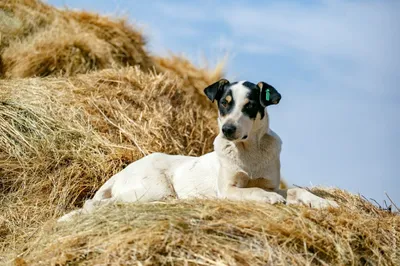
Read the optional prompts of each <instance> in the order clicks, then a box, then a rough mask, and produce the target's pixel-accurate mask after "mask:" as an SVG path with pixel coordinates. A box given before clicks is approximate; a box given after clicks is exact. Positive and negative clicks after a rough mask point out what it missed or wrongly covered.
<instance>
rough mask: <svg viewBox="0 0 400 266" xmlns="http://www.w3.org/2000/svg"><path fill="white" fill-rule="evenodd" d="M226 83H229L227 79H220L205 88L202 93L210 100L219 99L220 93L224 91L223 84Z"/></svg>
mask: <svg viewBox="0 0 400 266" xmlns="http://www.w3.org/2000/svg"><path fill="white" fill-rule="evenodd" d="M227 84H229V81H228V80H227V79H220V80H219V81H217V82H215V83H213V84H211V85H210V86H208V87H207V88H205V89H204V93H205V94H206V95H207V97H208V99H210V101H212V102H214V100H217V101H218V100H219V99H221V96H222V93H223V92H224V86H225V85H227Z"/></svg>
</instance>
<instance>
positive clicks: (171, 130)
mask: <svg viewBox="0 0 400 266" xmlns="http://www.w3.org/2000/svg"><path fill="white" fill-rule="evenodd" d="M0 30H1V32H0V33H1V36H0V37H1V44H0V56H1V57H0V59H1V60H0V63H1V64H0V66H1V70H0V73H1V75H2V79H0V264H3V263H2V262H4V263H12V262H15V263H16V264H19V265H25V264H26V263H28V265H35V264H42V265H49V264H61V265H65V264H68V265H71V264H76V263H83V264H87V265H93V264H96V263H105V264H107V263H110V264H117V263H118V262H121V263H125V264H129V263H133V262H134V261H136V260H138V261H141V262H142V263H143V264H160V263H166V264H172V263H174V264H185V263H186V262H188V263H191V262H196V263H202V264H218V263H219V264H230V265H232V264H235V263H236V264H246V263H248V264H252V265H257V264H265V263H266V262H267V261H269V262H270V263H276V264H279V263H297V264H303V263H304V262H310V261H312V262H315V263H320V264H323V263H328V264H332V263H341V264H349V263H352V262H354V263H355V264H358V263H364V262H365V263H372V264H373V263H382V264H388V265H390V264H393V265H394V264H397V262H399V258H400V255H399V253H400V252H399V250H398V248H397V243H398V241H399V240H400V239H399V232H400V228H399V224H400V221H399V216H397V215H395V214H392V213H388V212H385V211H382V210H379V209H377V208H376V207H374V206H373V205H372V204H370V203H368V202H366V201H364V200H362V199H360V198H359V197H357V196H353V195H351V194H348V193H346V192H341V191H334V192H332V193H331V194H329V193H328V194H326V195H325V196H326V197H331V198H334V199H336V200H338V201H339V202H340V203H341V204H342V206H343V207H342V208H340V209H338V210H331V209H327V210H324V211H315V210H309V209H307V208H306V207H285V206H269V205H259V204H253V203H240V204H239V203H232V202H228V201H186V202H177V201H176V202H174V201H172V202H166V203H153V204H128V205H118V207H117V208H115V207H114V208H110V207H109V208H108V209H107V208H104V209H101V210H99V212H97V213H96V214H95V215H94V216H83V217H80V218H79V219H78V220H77V221H74V222H71V223H65V224H61V225H56V224H55V223H54V221H55V219H56V218H58V217H59V216H61V215H62V214H64V213H65V212H67V211H70V210H72V209H74V208H77V207H80V206H81V205H82V203H83V201H84V200H85V199H87V198H90V197H91V196H92V195H93V194H94V192H95V191H96V190H97V189H98V188H99V187H100V186H101V185H102V184H103V183H104V182H105V180H107V179H108V178H110V177H111V176H112V175H113V174H115V173H116V172H118V171H120V170H121V169H123V168H124V167H125V166H126V165H128V164H129V163H131V162H132V161H134V160H137V159H139V158H141V157H143V156H144V155H146V154H149V153H152V152H165V153H170V154H184V155H196V156H197V155H201V154H204V153H206V152H209V151H211V150H212V141H213V139H214V137H215V135H216V133H217V125H216V120H215V118H216V110H215V107H214V106H213V105H211V104H210V103H209V101H208V100H207V99H206V97H205V96H204V95H203V94H202V90H203V89H204V87H205V86H207V85H208V84H210V83H212V82H214V81H216V80H218V79H219V78H221V76H222V64H220V65H218V66H217V67H216V68H215V69H214V70H209V69H206V68H198V67H196V66H194V65H193V64H191V63H190V62H189V61H188V60H186V59H184V58H181V57H177V56H170V57H168V58H162V57H157V56H154V55H151V54H149V53H148V52H147V51H146V49H145V42H144V38H143V37H142V35H141V33H140V32H139V31H137V30H135V29H134V28H133V27H132V26H131V25H129V24H128V23H126V22H125V21H124V20H115V19H111V18H106V17H102V16H99V15H96V14H90V13H87V12H75V11H69V10H58V9H55V8H53V7H51V6H48V5H45V4H43V3H41V2H39V1H35V0H7V1H3V2H0ZM318 193H324V191H322V190H320V191H318ZM325 193H327V192H326V191H325ZM396 241H397V242H396ZM329 250H331V251H329Z"/></svg>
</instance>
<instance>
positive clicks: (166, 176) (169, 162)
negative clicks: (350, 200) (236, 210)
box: [59, 80, 336, 221]
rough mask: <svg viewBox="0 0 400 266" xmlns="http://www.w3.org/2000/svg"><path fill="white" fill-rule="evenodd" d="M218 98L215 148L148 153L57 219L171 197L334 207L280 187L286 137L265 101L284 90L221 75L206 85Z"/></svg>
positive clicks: (300, 191)
mask: <svg viewBox="0 0 400 266" xmlns="http://www.w3.org/2000/svg"><path fill="white" fill-rule="evenodd" d="M205 93H206V95H207V97H208V98H209V99H210V100H211V101H214V100H217V101H218V106H219V118H218V123H219V127H220V134H219V135H218V136H217V137H216V139H215V141H214V152H211V153H208V154H205V155H203V156H200V157H191V156H180V155H167V154H162V153H154V154H151V155H148V156H146V157H144V158H142V159H140V160H138V161H136V162H133V163H132V164H130V165H129V166H128V167H126V168H125V169H123V170H122V171H121V172H119V173H117V174H116V175H114V176H113V177H111V178H110V179H109V180H108V181H107V182H106V183H105V184H104V185H103V186H102V187H101V188H100V189H99V190H98V191H97V193H96V194H95V196H94V197H93V199H92V200H88V201H86V203H85V205H84V207H83V208H82V209H80V210H76V211H73V212H71V213H69V214H67V215H65V216H63V217H61V218H60V219H59V221H64V220H68V219H70V217H72V216H73V215H75V214H77V213H82V212H90V211H91V210H92V209H93V208H94V207H95V206H98V205H101V204H104V203H109V202H115V201H123V202H148V201H158V200H163V199H166V198H168V197H176V198H179V199H185V198H195V197H201V198H228V199H232V200H253V201H259V202H265V203H270V204H274V203H279V202H285V201H287V203H289V204H307V205H311V207H326V206H336V203H335V202H332V201H328V200H325V199H322V198H319V197H317V196H315V195H313V194H311V193H310V192H308V191H306V190H303V189H300V188H291V189H289V190H280V189H279V185H280V179H281V176H280V152H281V145H282V141H281V139H280V138H279V136H278V135H277V134H276V133H275V132H273V131H272V130H271V129H270V128H269V117H268V113H267V110H266V108H265V107H266V106H268V105H271V104H277V103H279V101H280V98H281V96H280V94H279V93H278V92H277V91H276V90H275V88H273V87H272V86H270V85H268V84H266V83H263V82H262V83H261V82H260V83H259V84H257V85H255V84H253V83H250V82H247V81H242V82H236V83H232V84H230V83H229V82H228V81H227V80H220V81H219V82H217V83H214V84H212V85H210V86H209V87H207V88H206V89H205Z"/></svg>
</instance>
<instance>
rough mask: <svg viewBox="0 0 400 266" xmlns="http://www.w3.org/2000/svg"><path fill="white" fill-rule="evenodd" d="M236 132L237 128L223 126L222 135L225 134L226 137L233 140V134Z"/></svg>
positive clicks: (227, 125)
mask: <svg viewBox="0 0 400 266" xmlns="http://www.w3.org/2000/svg"><path fill="white" fill-rule="evenodd" d="M235 132H236V126H235V125H232V124H225V125H223V126H222V133H224V135H225V137H227V138H232V137H233V134H235Z"/></svg>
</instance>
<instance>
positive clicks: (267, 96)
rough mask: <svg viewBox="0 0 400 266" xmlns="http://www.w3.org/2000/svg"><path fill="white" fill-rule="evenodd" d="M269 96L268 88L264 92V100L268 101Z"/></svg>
mask: <svg viewBox="0 0 400 266" xmlns="http://www.w3.org/2000/svg"><path fill="white" fill-rule="evenodd" d="M270 96H271V93H270V92H269V89H267V91H266V92H265V100H267V101H269V97H270Z"/></svg>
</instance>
